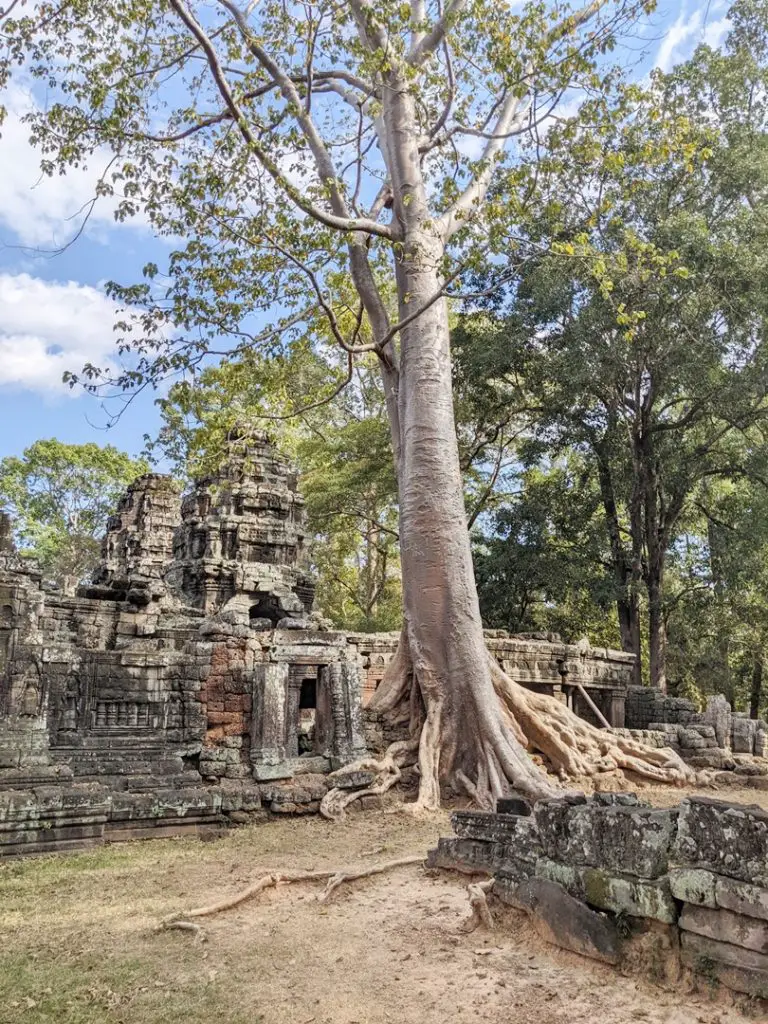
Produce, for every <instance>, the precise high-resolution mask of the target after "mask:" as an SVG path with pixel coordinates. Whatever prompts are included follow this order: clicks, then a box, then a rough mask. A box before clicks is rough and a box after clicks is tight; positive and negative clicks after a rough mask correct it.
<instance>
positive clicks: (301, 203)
mask: <svg viewBox="0 0 768 1024" xmlns="http://www.w3.org/2000/svg"><path fill="white" fill-rule="evenodd" d="M170 4H171V7H172V8H173V9H174V11H176V13H177V14H178V16H179V17H180V18H181V20H182V21H183V22H184V24H185V25H186V27H187V29H188V30H189V31H190V32H191V33H192V35H193V36H194V37H195V38H196V39H197V40H198V42H199V43H200V46H201V48H202V50H203V52H204V53H205V55H206V57H207V59H208V66H209V68H210V70H211V74H212V76H213V79H214V82H215V83H216V87H217V88H218V90H219V93H220V94H221V96H222V99H223V100H224V103H225V104H226V106H227V109H228V110H229V112H230V114H231V116H232V118H233V120H234V121H235V123H236V124H237V127H238V129H239V131H240V134H241V135H242V136H243V139H244V140H245V142H246V144H247V146H248V148H249V150H250V151H251V152H252V153H253V154H254V156H255V157H256V159H257V160H258V161H259V163H260V164H261V165H262V166H263V167H264V169H265V170H266V171H267V173H268V174H269V175H270V176H271V177H272V178H273V180H274V181H275V182H276V183H277V185H278V186H279V187H280V188H281V189H282V190H283V191H284V192H285V194H286V195H287V196H288V197H289V198H290V199H291V201H292V202H293V203H294V204H295V205H296V206H297V207H298V208H299V209H300V210H303V212H304V213H306V214H307V215H308V216H310V217H312V218H314V219H315V220H317V221H319V222H320V223H321V224H325V225H326V226H327V227H330V228H335V229H336V230H338V231H346V232H350V231H362V232H364V233H366V234H375V235H380V236H381V237H382V238H388V239H391V238H393V232H392V231H391V229H390V228H389V227H387V226H386V225H383V224H377V223H375V222H374V221H369V220H366V219H365V218H349V217H347V216H343V215H342V216H340V215H337V214H333V213H328V212H326V211H325V210H322V209H320V208H319V207H317V206H315V205H314V203H312V202H310V201H309V200H308V199H307V198H306V197H305V195H304V194H303V193H302V192H301V190H300V189H299V188H298V187H297V186H296V185H294V184H293V183H292V182H291V181H289V180H288V178H286V177H285V175H284V174H283V173H282V171H281V170H280V168H279V167H278V166H277V164H276V163H275V162H274V160H273V159H272V158H271V157H270V156H269V154H268V153H267V151H266V150H265V149H264V148H263V147H262V146H261V144H260V143H259V141H258V139H257V138H256V136H255V135H254V133H253V131H252V130H251V127H250V125H249V124H248V121H247V119H246V117H245V115H244V113H243V111H242V110H241V108H240V106H239V104H238V103H237V101H236V100H235V97H234V94H233V92H232V90H231V89H230V86H229V83H228V82H227V79H226V78H225V76H224V72H223V71H222V68H221V64H220V62H219V58H218V55H217V53H216V50H215V48H214V46H213V43H212V42H211V40H210V38H209V36H208V35H207V33H206V31H205V29H204V28H203V27H202V25H200V23H199V22H198V21H197V19H196V18H195V17H194V15H193V14H192V13H191V11H190V10H189V8H188V7H186V5H185V3H184V0H170ZM235 10H236V8H235ZM238 13H239V12H238ZM241 17H242V15H241ZM278 70H279V69H278ZM282 74H283V73H282V72H281V75H282ZM273 77H277V76H273ZM289 84H290V85H291V88H292V89H294V92H295V87H294V86H293V83H291V82H290V79H289ZM296 96H297V99H298V103H299V109H300V110H301V101H300V99H299V98H298V94H296Z"/></svg>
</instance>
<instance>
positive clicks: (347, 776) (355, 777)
mask: <svg viewBox="0 0 768 1024" xmlns="http://www.w3.org/2000/svg"><path fill="white" fill-rule="evenodd" d="M375 781H376V773H375V772H369V771H361V770H360V769H358V770H356V771H353V772H346V771H344V770H343V769H342V770H341V771H338V772H334V774H333V777H332V778H331V779H330V783H331V785H333V786H335V787H336V788H337V789H367V788H368V787H369V786H372V785H373V783H374V782H375Z"/></svg>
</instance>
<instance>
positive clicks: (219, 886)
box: [0, 814, 745, 1024]
mask: <svg viewBox="0 0 768 1024" xmlns="http://www.w3.org/2000/svg"><path fill="white" fill-rule="evenodd" d="M448 832H449V827H448V824H447V816H445V815H441V816H437V817H436V818H434V819H431V820H430V821H428V822H413V821H411V820H410V819H409V818H408V817H406V816H404V815H377V814H361V815H357V814H356V815H353V816H351V817H350V819H349V820H348V822H346V823H344V824H342V825H340V826H331V825H329V824H327V823H325V822H322V821H320V820H318V819H312V820H298V821H297V820H292V821H285V822H270V823H267V824H265V825H262V826H254V827H250V828H246V829H241V830H238V831H236V832H233V833H230V834H229V835H227V836H226V837H225V838H224V839H222V840H220V841H218V842H214V843H207V844H204V843H199V842H196V841H194V840H187V839H185V840H176V841H158V842H153V843H133V844H126V845H123V846H119V847H114V848H111V849H107V850H98V851H95V852H93V853H85V854H79V855H76V856H71V857H66V858H62V857H59V858H56V857H52V858H45V859H42V860H37V861H27V862H17V863H15V864H10V865H3V866H0V1021H1V1022H2V1024H5V1022H6V1021H7V1022H9V1024H10V1021H22V1022H29V1024H42V1022H46V1024H48V1022H54V1021H55V1022H56V1024H96V1022H99V1024H161V1022H162V1024H165V1022H166V1021H167V1022H169V1024H170V1022H171V1021H173V1022H178V1021H183V1022H184V1024H198V1022H199V1024H202V1022H203V1021H205V1022H206V1024H208V1022H213V1021H216V1022H222V1024H245V1022H246V1021H247V1022H248V1024H259V1022H261V1024H389V1022H391V1024H411V1022H413V1024H445V1022H451V1024H468V1022H476V1021H487V1022H494V1024H495V1022H498V1024H502V1022H503V1024H579V1022H584V1024H586V1022H590V1024H629V1022H638V1021H640V1022H647V1024H696V1022H702V1024H716V1022H717V1024H737V1022H742V1021H744V1020H745V1018H744V1017H743V1016H741V1015H740V1014H739V1013H738V1012H737V1011H736V1010H735V1009H733V1008H728V1007H725V1006H718V1005H714V1004H713V1003H711V1002H709V1001H708V1000H707V999H706V998H704V997H703V996H699V995H695V994H694V995H681V994H679V993H668V992H664V991H663V990H661V989H659V988H657V987H655V986H654V985H652V984H650V983H648V982H646V981H644V980H639V979H637V978H630V977H622V976H621V975H619V974H618V973H617V972H616V971H614V970H612V969H611V968H608V967H604V966H602V965H600V964H595V963H592V962H589V961H586V960H584V959H582V958H580V957H577V956H575V955H571V954H569V953H566V952H563V951H561V950H558V949H556V948H554V947H551V946H547V945H546V944H544V943H543V942H541V940H539V939H538V937H536V936H535V935H533V934H532V932H531V930H530V928H529V927H528V924H527V921H526V918H525V917H524V915H518V914H515V913H513V912H509V915H508V920H507V922H506V924H507V928H506V929H505V930H503V931H501V930H500V931H498V932H496V933H495V934H493V935H491V936H487V935H485V936H483V935H482V934H481V933H477V932H476V933H475V934H474V935H469V936H467V935H463V934H460V933H459V931H458V926H459V924H460V922H461V921H462V919H463V918H464V916H465V914H466V911H467V903H466V891H465V879H463V878H462V877H461V876H455V875H450V874H446V873H439V874H429V873H427V872H425V871H423V870H422V869H421V868H420V867H404V868H400V869H398V870H397V871H395V872H393V873H391V874H388V875H384V876H379V877H375V878H372V879H368V880H365V881H361V882H356V883H353V884H351V885H349V886H347V887H345V888H344V889H342V890H340V891H339V892H338V893H337V894H336V896H335V897H334V899H333V901H332V902H331V903H329V904H328V905H327V906H323V905H320V904H318V903H317V901H316V900H315V898H314V896H315V894H316V893H317V892H318V891H319V888H318V887H314V886H308V885H300V886H285V887H282V888H280V889H278V890H271V891H269V892H267V893H266V894H264V895H262V896H261V897H260V898H259V900H258V901H255V902H250V903H247V904H244V905H242V906H241V907H239V908H237V909H235V910H232V911H229V912H227V913H225V914H221V915H219V916H217V917H214V918H211V919H209V920H208V921H207V922H206V933H207V942H206V943H205V944H200V943H199V942H197V941H195V939H194V938H193V937H192V936H190V935H188V934H183V933H179V932H167V933H161V934H156V933H154V932H153V931H152V926H153V924H154V923H155V922H157V921H158V920H159V919H160V918H161V917H162V916H164V915H166V914H168V913H170V912H173V911H176V910H180V909H183V908H184V907H189V906H190V905H199V904H201V903H207V902H209V901H211V900H213V899H216V898H219V897H221V896H224V895H229V894H231V893H234V892H236V891H237V890H238V889H239V888H241V887H244V886H245V885H247V884H248V883H249V882H250V881H252V880H253V879H254V877H257V876H258V874H259V873H260V871H261V870H263V869H266V868H278V867H294V868H313V867H316V868H320V867H326V866H329V865H348V864H353V863H369V862H374V861H378V860H384V859H391V858H394V857H397V856H401V855H403V854H406V853H412V852H413V853H418V852H423V851H426V849H427V848H428V847H429V846H431V845H433V844H434V842H435V840H436V838H437V836H438V835H440V834H443V835H445V834H448ZM372 850H376V851H379V852H377V853H376V854H375V855H372V854H371V851H372ZM30 1004H34V1005H30Z"/></svg>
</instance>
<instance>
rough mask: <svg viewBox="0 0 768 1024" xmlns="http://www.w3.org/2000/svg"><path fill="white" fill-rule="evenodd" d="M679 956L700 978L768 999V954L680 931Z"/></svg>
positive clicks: (711, 983) (710, 983)
mask: <svg viewBox="0 0 768 1024" xmlns="http://www.w3.org/2000/svg"><path fill="white" fill-rule="evenodd" d="M680 959H681V961H682V963H683V964H684V965H685V966H686V967H690V968H691V970H692V971H693V973H694V975H695V976H696V977H697V979H699V980H700V981H703V982H704V983H706V984H708V985H713V984H717V983H720V984H722V985H725V986H726V988H730V989H733V990H734V991H736V992H744V993H746V994H747V995H750V996H754V997H755V998H758V999H768V956H765V955H763V954H762V953H755V952H753V951H752V950H748V949H743V948H742V947H741V946H732V945H730V944H729V943H727V942H717V941H716V940H715V939H709V938H707V937H705V936H703V935H695V934H694V933H693V932H681V933H680Z"/></svg>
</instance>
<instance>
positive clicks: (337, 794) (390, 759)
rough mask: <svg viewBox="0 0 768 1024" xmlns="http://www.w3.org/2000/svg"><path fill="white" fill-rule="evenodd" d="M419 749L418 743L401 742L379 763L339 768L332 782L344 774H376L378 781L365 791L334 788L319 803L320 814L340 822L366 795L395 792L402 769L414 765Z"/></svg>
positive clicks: (362, 762)
mask: <svg viewBox="0 0 768 1024" xmlns="http://www.w3.org/2000/svg"><path fill="white" fill-rule="evenodd" d="M417 747H418V741H413V740H399V741H398V742H397V743H393V744H391V745H390V746H389V747H388V748H387V751H386V753H385V754H384V756H383V757H382V758H381V759H380V760H375V759H373V758H363V759H362V760H360V761H355V762H354V764H351V765H348V766H347V767H345V768H341V769H339V771H338V772H333V773H332V774H331V775H329V776H328V779H329V781H330V782H333V779H334V775H336V776H338V775H342V774H344V773H345V772H350V771H373V772H376V779H375V781H374V782H373V783H372V785H370V786H367V787H366V788H365V789H357V790H351V791H350V790H345V789H339V788H337V787H332V788H331V789H329V790H328V792H327V793H326V794H325V796H324V797H323V799H322V800H321V801H320V813H321V814H322V816H323V817H324V818H327V819H328V820H329V821H341V819H342V818H343V817H344V815H345V810H346V808H347V807H348V806H349V805H350V804H351V803H354V801H355V800H360V799H361V798H362V797H364V796H383V795H384V793H386V792H387V790H390V789H392V787H393V786H394V785H395V783H397V782H399V781H400V779H401V778H402V775H403V773H402V771H401V768H402V767H403V765H405V764H413V762H414V752H415V751H416V749H417Z"/></svg>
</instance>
